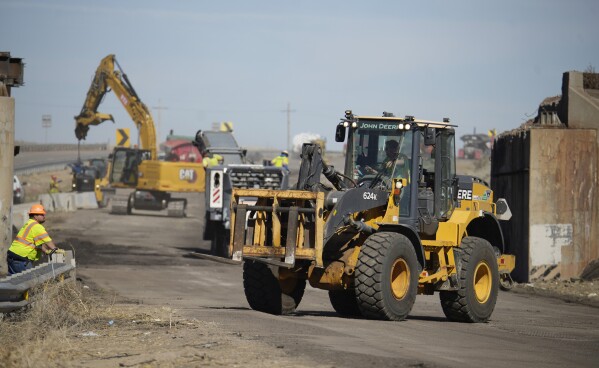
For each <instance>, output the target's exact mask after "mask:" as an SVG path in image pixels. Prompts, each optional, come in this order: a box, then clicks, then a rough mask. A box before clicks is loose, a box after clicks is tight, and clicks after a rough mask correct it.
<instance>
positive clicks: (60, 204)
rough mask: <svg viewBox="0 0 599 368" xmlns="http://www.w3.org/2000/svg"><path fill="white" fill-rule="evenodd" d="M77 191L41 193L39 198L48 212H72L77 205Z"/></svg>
mask: <svg viewBox="0 0 599 368" xmlns="http://www.w3.org/2000/svg"><path fill="white" fill-rule="evenodd" d="M75 194H76V193H51V194H50V193H48V194H40V195H39V197H38V199H39V201H40V203H41V204H42V205H43V206H44V208H45V209H46V211H47V212H72V211H75V210H76V209H77V207H76V199H75Z"/></svg>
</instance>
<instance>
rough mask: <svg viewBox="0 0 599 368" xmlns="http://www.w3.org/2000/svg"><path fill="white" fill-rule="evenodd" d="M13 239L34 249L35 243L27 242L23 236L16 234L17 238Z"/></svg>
mask: <svg viewBox="0 0 599 368" xmlns="http://www.w3.org/2000/svg"><path fill="white" fill-rule="evenodd" d="M15 240H16V241H18V242H19V243H21V244H23V245H25V246H28V247H30V248H33V249H35V245H34V244H33V243H30V242H28V241H27V240H26V239H23V238H21V237H18V236H17V238H16V239H15Z"/></svg>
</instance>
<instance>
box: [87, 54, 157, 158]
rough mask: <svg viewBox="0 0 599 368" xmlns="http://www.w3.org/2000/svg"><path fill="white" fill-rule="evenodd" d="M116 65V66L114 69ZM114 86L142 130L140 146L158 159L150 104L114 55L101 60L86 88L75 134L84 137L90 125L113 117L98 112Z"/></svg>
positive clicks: (128, 111)
mask: <svg viewBox="0 0 599 368" xmlns="http://www.w3.org/2000/svg"><path fill="white" fill-rule="evenodd" d="M115 66H116V67H117V69H115ZM110 90H112V91H113V92H114V93H115V94H116V95H117V97H118V99H119V101H121V103H122V104H123V106H124V107H125V110H127V113H129V115H130V116H131V119H132V120H133V122H135V125H136V126H137V129H138V131H139V139H140V142H141V148H143V149H145V150H149V151H150V155H151V159H152V160H155V159H156V129H155V127H154V121H153V119H152V115H151V114H150V111H149V109H148V107H147V106H146V105H145V104H144V103H143V102H141V100H140V99H139V97H138V95H137V93H136V92H135V89H133V86H132V85H131V82H129V79H128V78H127V75H126V74H125V73H124V72H123V70H122V69H121V67H120V65H119V63H118V62H117V61H116V58H115V56H114V55H112V54H111V55H108V56H106V57H105V58H104V59H102V61H101V62H100V65H99V66H98V68H97V69H96V74H95V75H94V79H93V80H92V84H91V86H90V88H89V91H88V92H87V97H86V99H85V102H84V103H83V107H82V108H81V113H79V115H78V116H76V117H75V122H76V127H75V136H77V139H79V140H82V139H85V138H86V137H87V132H88V131H89V127H90V125H100V124H102V123H103V122H105V121H107V120H110V121H113V122H114V119H113V117H112V115H110V114H104V113H101V112H98V106H99V105H100V103H102V99H103V98H104V96H105V95H106V93H107V92H109V91H110Z"/></svg>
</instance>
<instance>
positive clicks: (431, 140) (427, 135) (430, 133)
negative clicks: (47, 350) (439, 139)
mask: <svg viewBox="0 0 599 368" xmlns="http://www.w3.org/2000/svg"><path fill="white" fill-rule="evenodd" d="M424 145H425V146H434V145H435V128H425V129H424Z"/></svg>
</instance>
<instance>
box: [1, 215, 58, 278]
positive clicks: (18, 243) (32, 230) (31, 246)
mask: <svg viewBox="0 0 599 368" xmlns="http://www.w3.org/2000/svg"><path fill="white" fill-rule="evenodd" d="M45 221H46V210H45V209H44V206H42V205H41V204H34V205H33V206H31V209H29V220H28V221H27V222H26V223H25V225H23V227H22V228H21V230H19V233H18V234H17V237H16V239H15V240H14V241H13V242H12V244H11V245H10V248H9V249H8V252H7V257H6V258H7V261H8V274H9V275H13V274H15V273H19V272H23V271H25V270H26V269H28V268H32V267H33V262H34V261H37V260H39V259H40V258H41V256H42V252H43V253H45V254H49V255H52V254H53V253H60V254H64V250H62V249H59V248H58V247H56V245H54V242H53V241H52V238H50V235H48V232H47V231H46V229H45V228H44V226H43V225H42V224H43V223H44V222H45Z"/></svg>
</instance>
